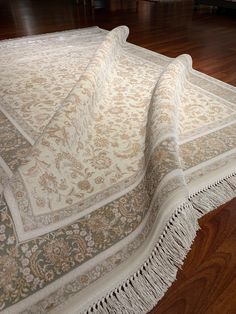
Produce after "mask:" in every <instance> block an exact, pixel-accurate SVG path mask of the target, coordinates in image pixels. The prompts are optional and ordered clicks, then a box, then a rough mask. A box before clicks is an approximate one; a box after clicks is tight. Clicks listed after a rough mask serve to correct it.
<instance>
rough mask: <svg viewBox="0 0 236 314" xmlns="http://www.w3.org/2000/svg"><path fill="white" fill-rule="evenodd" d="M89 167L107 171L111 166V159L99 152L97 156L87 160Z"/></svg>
mask: <svg viewBox="0 0 236 314" xmlns="http://www.w3.org/2000/svg"><path fill="white" fill-rule="evenodd" d="M89 161H90V163H91V165H92V166H93V167H94V168H95V169H100V170H101V169H107V168H109V167H110V165H111V159H110V158H108V157H107V156H106V153H105V152H104V153H103V152H101V153H99V154H98V155H97V156H94V157H93V158H91V159H89Z"/></svg>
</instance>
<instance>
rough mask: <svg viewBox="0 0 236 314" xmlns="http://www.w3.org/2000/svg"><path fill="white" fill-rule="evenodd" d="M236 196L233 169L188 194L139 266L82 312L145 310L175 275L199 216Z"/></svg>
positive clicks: (102, 313)
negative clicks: (208, 184)
mask: <svg viewBox="0 0 236 314" xmlns="http://www.w3.org/2000/svg"><path fill="white" fill-rule="evenodd" d="M235 196H236V173H233V174H231V175H229V176H227V177H225V178H223V179H221V180H218V181H217V182H216V183H215V184H212V185H210V186H208V187H205V188H203V189H202V190H200V191H198V192H197V193H194V194H193V195H191V196H190V197H189V198H188V200H187V201H186V202H185V203H183V204H182V205H181V206H180V207H179V208H178V209H177V210H176V211H175V213H174V214H173V215H172V217H171V218H170V220H169V222H168V223H167V225H166V227H165V229H164V231H163V233H162V235H161V236H160V239H159V241H158V243H157V245H156V246H155V248H154V249H153V251H152V253H151V255H150V257H149V258H148V259H147V260H146V262H145V263H144V264H143V265H142V266H141V267H140V269H139V270H138V271H137V272H135V274H134V275H133V276H131V277H130V278H129V279H128V280H127V281H126V282H124V283H123V284H122V285H121V286H119V288H117V289H115V290H114V291H112V292H111V293H110V294H108V295H107V296H106V297H104V298H103V299H102V300H100V301H99V302H97V303H96V304H94V305H93V306H91V307H90V308H89V309H88V310H87V311H86V312H85V313H86V314H92V313H93V314H94V313H98V314H111V313H114V314H137V313H139V314H142V313H148V312H149V311H150V310H151V309H152V308H153V307H154V306H155V305H156V304H157V302H158V301H159V300H160V299H161V298H162V297H163V295H164V294H165V292H166V291H167V289H168V288H169V287H170V286H171V284H172V283H173V281H174V280H175V279H176V274H177V271H178V269H179V268H180V267H181V266H182V264H183V262H184V259H185V257H186V255H187V253H188V251H189V250H190V248H191V245H192V242H193V240H194V238H195V236H196V232H197V230H198V229H199V225H198V219H199V218H200V217H202V216H203V215H205V214H206V213H208V212H209V211H211V210H213V209H215V208H216V207H219V206H220V205H222V204H224V203H225V202H227V201H230V200H231V199H232V198H234V197H235Z"/></svg>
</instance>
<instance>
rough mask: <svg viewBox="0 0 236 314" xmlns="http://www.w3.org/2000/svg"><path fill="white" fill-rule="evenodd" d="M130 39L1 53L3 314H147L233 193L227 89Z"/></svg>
mask: <svg viewBox="0 0 236 314" xmlns="http://www.w3.org/2000/svg"><path fill="white" fill-rule="evenodd" d="M128 32H129V31H128V28H127V27H125V26H121V27H118V28H116V29H114V30H112V31H111V32H107V31H105V30H102V29H99V28H98V27H93V28H87V29H81V30H72V31H67V32H61V33H52V34H46V35H38V36H33V37H25V38H20V39H15V40H8V41H2V42H1V43H0V96H1V100H0V121H1V123H0V182H1V192H2V193H1V194H2V196H1V198H0V309H1V310H2V312H3V313H9V314H10V313H14V314H15V313H27V314H29V313H37V314H39V313H133V314H137V313H147V312H148V311H149V310H151V309H152V308H153V306H155V305H156V303H157V302H158V300H160V299H161V298H162V296H163V295H164V293H165V292H166V290H167V289H168V287H169V286H170V285H171V284H172V282H173V281H174V280H175V277H176V273H177V270H178V267H179V266H181V265H182V263H183V261H184V258H185V256H186V254H187V252H188V250H189V249H190V247H191V244H192V241H193V240H194V237H195V235H196V232H197V230H198V222H197V221H198V219H199V217H201V216H202V215H204V214H205V213H207V212H209V211H210V210H213V209H214V208H216V207H217V206H219V205H221V204H223V203H225V202H226V201H229V200H230V199H232V198H233V197H235V196H236V88H235V87H232V86H230V85H227V84H225V83H223V82H220V81H218V80H215V79H213V78H210V77H208V76H206V75H204V74H202V73H199V72H197V71H195V70H193V69H192V61H191V57H190V56H188V55H181V56H179V57H177V58H176V59H170V58H167V57H165V56H162V55H159V54H157V53H154V52H151V51H148V50H146V49H143V48H140V47H137V46H134V45H132V44H129V43H127V42H126V39H127V36H128Z"/></svg>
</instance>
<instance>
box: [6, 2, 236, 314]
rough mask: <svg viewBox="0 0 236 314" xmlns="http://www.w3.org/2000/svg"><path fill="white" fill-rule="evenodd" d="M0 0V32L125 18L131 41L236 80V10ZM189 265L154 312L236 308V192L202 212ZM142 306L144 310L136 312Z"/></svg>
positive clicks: (225, 312) (222, 312)
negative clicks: (218, 205) (232, 197)
mask: <svg viewBox="0 0 236 314" xmlns="http://www.w3.org/2000/svg"><path fill="white" fill-rule="evenodd" d="M83 2H84V0H79V1H78V0H77V1H76V0H0V39H7V38H14V37H19V36H25V35H34V34H41V33H47V32H54V31H63V30H68V29H73V28H80V27H87V26H93V25H98V26H99V27H102V28H105V29H108V30H110V29H112V28H113V27H115V26H118V25H122V24H125V25H127V26H129V28H130V36H129V41H130V42H132V43H135V44H137V45H140V46H143V47H146V48H148V49H151V50H154V51H157V52H159V53H162V54H165V55H167V56H170V57H176V56H178V55H179V54H182V53H189V54H190V55H191V56H192V57H193V65H194V68H195V69H198V70H200V71H202V72H204V73H207V74H209V75H211V76H214V77H216V78H218V79H221V80H223V81H225V82H228V83H230V84H232V85H235V86H236V13H235V12H234V13H233V12H230V11H228V12H222V13H220V14H219V13H217V12H215V11H213V10H212V9H209V8H201V9H199V10H197V11H194V10H193V5H192V2H190V1H178V0H177V2H173V1H172V2H158V3H154V2H148V1H136V0H113V1H112V0H110V1H108V0H107V1H103V0H101V1H94V3H95V7H94V8H92V7H91V5H90V4H89V0H87V1H86V2H87V5H86V6H84V5H83ZM201 227H202V230H200V231H199V232H198V236H197V238H196V240H195V242H194V244H193V248H192V250H191V251H190V253H189V254H188V257H187V259H186V261H185V263H184V266H183V270H182V271H179V272H178V279H177V281H176V282H175V283H174V284H173V285H172V287H171V288H170V289H169V290H168V292H167V294H166V295H165V296H164V298H163V299H162V300H161V301H160V303H159V304H158V305H157V306H156V308H155V309H154V310H153V311H152V314H236V199H235V200H233V201H232V202H230V203H229V204H227V205H225V206H223V207H222V208H220V209H217V210H215V211H213V212H212V213H211V214H208V215H207V216H205V217H203V218H202V219H201ZM137 314H139V313H137Z"/></svg>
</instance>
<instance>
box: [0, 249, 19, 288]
mask: <svg viewBox="0 0 236 314" xmlns="http://www.w3.org/2000/svg"><path fill="white" fill-rule="evenodd" d="M0 270H1V271H0V287H1V288H3V289H4V290H6V291H11V290H14V286H13V282H14V281H15V280H16V279H17V273H18V266H17V262H16V259H15V257H14V256H11V255H5V256H1V257H0Z"/></svg>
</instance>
